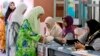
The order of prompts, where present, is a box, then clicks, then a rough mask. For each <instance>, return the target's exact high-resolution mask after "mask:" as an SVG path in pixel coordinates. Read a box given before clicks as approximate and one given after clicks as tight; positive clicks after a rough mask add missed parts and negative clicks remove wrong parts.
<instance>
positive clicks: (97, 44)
mask: <svg viewBox="0 0 100 56" xmlns="http://www.w3.org/2000/svg"><path fill="white" fill-rule="evenodd" d="M87 26H88V29H89V34H88V37H87V40H86V42H85V43H84V44H82V43H80V42H81V41H80V42H76V43H75V48H76V49H78V50H80V49H83V50H100V23H99V22H97V21H96V20H89V21H87Z"/></svg>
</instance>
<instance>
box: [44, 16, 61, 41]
mask: <svg viewBox="0 0 100 56" xmlns="http://www.w3.org/2000/svg"><path fill="white" fill-rule="evenodd" d="M45 24H46V31H45V35H46V36H47V37H46V40H47V42H49V41H50V39H52V40H53V38H56V39H59V37H61V36H62V29H61V27H60V26H59V25H58V24H57V23H56V21H55V20H54V19H53V18H52V17H47V18H46V19H45ZM50 36H51V37H50Z"/></svg>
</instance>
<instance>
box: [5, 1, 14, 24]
mask: <svg viewBox="0 0 100 56" xmlns="http://www.w3.org/2000/svg"><path fill="white" fill-rule="evenodd" d="M14 10H15V3H14V2H10V4H9V6H8V9H7V11H6V14H5V23H6V24H7V19H8V17H9V15H10V14H11V13H12V12H13V11H14Z"/></svg>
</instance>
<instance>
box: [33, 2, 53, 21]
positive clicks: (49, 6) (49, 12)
mask: <svg viewBox="0 0 100 56" xmlns="http://www.w3.org/2000/svg"><path fill="white" fill-rule="evenodd" d="M34 6H42V7H43V8H44V10H45V15H43V16H42V18H41V21H42V22H43V21H44V20H45V18H46V17H47V16H53V6H54V0H34Z"/></svg>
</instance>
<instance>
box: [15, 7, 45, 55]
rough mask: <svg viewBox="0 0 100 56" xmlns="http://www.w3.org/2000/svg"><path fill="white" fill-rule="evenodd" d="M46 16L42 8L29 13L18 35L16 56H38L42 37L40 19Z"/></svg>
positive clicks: (33, 9) (35, 8)
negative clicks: (38, 46)
mask: <svg viewBox="0 0 100 56" xmlns="http://www.w3.org/2000/svg"><path fill="white" fill-rule="evenodd" d="M43 14H44V9H43V8H42V7H41V6H37V7H34V8H32V9H31V10H30V12H29V13H28V15H27V17H26V19H25V20H24V22H23V24H22V27H21V28H20V30H19V33H18V39H17V45H16V56H36V55H37V52H36V49H37V43H38V42H39V41H40V40H42V36H41V35H40V31H39V28H40V18H41V16H42V15H43Z"/></svg>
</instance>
